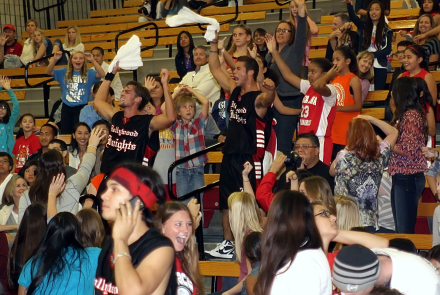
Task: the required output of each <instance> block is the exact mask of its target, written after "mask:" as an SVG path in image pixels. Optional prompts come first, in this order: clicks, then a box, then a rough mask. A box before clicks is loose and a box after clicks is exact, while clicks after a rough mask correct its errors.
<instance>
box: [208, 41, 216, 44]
mask: <svg viewBox="0 0 440 295" xmlns="http://www.w3.org/2000/svg"><path fill="white" fill-rule="evenodd" d="M210 43H211V44H217V43H218V41H211V42H210Z"/></svg>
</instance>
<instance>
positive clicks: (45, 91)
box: [24, 50, 70, 118]
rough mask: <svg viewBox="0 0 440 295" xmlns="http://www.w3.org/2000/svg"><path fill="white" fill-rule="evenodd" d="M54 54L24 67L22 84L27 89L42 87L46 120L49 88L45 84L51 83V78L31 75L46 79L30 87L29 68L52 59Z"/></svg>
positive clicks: (43, 75)
mask: <svg viewBox="0 0 440 295" xmlns="http://www.w3.org/2000/svg"><path fill="white" fill-rule="evenodd" d="M62 52H63V54H65V53H67V55H68V56H69V57H70V52H69V51H66V50H63V51H62ZM54 55H55V54H54V53H52V54H51V55H47V56H43V57H41V58H39V59H36V60H33V61H31V62H28V63H27V64H26V65H25V66H24V83H26V85H27V87H29V88H35V87H39V86H41V85H43V98H44V116H45V117H46V118H47V117H49V100H50V86H49V85H47V83H50V82H52V81H53V77H48V76H47V75H46V74H40V75H32V78H40V77H48V79H47V80H44V81H42V82H39V83H36V84H34V85H31V84H30V83H29V66H30V65H32V64H35V63H39V62H40V61H44V60H46V59H49V58H51V57H53V56H54Z"/></svg>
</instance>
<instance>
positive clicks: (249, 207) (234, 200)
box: [228, 192, 263, 262]
mask: <svg viewBox="0 0 440 295" xmlns="http://www.w3.org/2000/svg"><path fill="white" fill-rule="evenodd" d="M228 207H229V224H230V225H231V230H232V234H233V235H234V238H235V253H237V261H238V262H241V247H242V245H243V243H244V239H245V237H246V235H247V234H248V233H250V232H262V231H263V228H262V227H261V215H260V209H259V208H258V205H257V202H256V201H255V197H254V196H252V195H251V194H249V193H246V192H237V193H232V194H231V195H230V196H229V198H228Z"/></svg>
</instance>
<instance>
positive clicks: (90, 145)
mask: <svg viewBox="0 0 440 295" xmlns="http://www.w3.org/2000/svg"><path fill="white" fill-rule="evenodd" d="M87 147H94V148H95V149H98V147H97V146H94V145H92V144H89V145H88V146H87Z"/></svg>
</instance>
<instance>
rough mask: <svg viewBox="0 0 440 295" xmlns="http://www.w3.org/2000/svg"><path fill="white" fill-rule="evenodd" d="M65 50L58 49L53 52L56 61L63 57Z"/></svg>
mask: <svg viewBox="0 0 440 295" xmlns="http://www.w3.org/2000/svg"><path fill="white" fill-rule="evenodd" d="M63 54H64V53H63V52H61V51H57V52H55V53H54V54H53V58H54V59H55V61H59V60H60V59H61V57H62V56H63Z"/></svg>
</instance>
